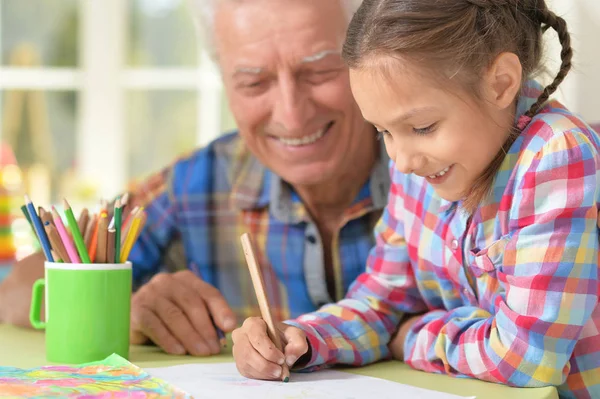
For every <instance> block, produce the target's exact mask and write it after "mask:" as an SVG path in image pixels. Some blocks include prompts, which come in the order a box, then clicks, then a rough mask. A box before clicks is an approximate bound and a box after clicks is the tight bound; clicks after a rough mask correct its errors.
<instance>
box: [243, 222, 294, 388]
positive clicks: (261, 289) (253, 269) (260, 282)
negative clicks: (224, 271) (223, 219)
mask: <svg viewBox="0 0 600 399" xmlns="http://www.w3.org/2000/svg"><path fill="white" fill-rule="evenodd" d="M240 241H241V242H242V248H243V250H244V256H245V257H246V263H247V264H248V270H249V271H250V277H251V278H252V285H253V286H254V292H255V293H256V299H257V300H258V307H259V308H260V313H261V315H262V318H263V320H264V321H265V323H266V324H267V333H268V334H269V338H271V341H273V343H274V344H275V347H277V349H279V350H280V351H281V353H284V352H283V345H282V344H281V337H280V336H279V333H278V332H277V330H276V329H275V321H274V320H273V315H272V314H271V306H270V305H269V298H267V292H266V290H265V282H264V279H263V276H262V272H261V270H260V268H259V267H258V262H257V261H256V256H255V255H254V247H253V245H252V239H251V238H250V235H249V234H248V233H244V234H242V236H241V237H240ZM281 367H282V368H283V372H282V373H281V380H282V381H283V382H288V381H289V380H290V369H289V367H288V365H287V364H286V363H285V362H284V363H283V365H282V366H281Z"/></svg>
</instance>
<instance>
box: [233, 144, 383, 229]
mask: <svg viewBox="0 0 600 399" xmlns="http://www.w3.org/2000/svg"><path fill="white" fill-rule="evenodd" d="M240 142H243V140H240ZM241 147H243V148H240V150H239V151H238V152H236V154H235V155H234V159H235V161H234V165H233V167H232V176H234V181H233V184H232V189H231V197H230V201H231V204H232V206H233V207H234V208H235V209H240V210H252V209H260V208H264V207H266V206H269V207H270V210H271V212H272V214H273V216H274V217H275V218H277V219H278V220H280V221H282V222H284V223H299V222H302V221H307V220H308V213H307V211H306V209H305V207H304V205H303V204H302V202H301V201H300V199H299V198H297V196H296V195H295V193H294V190H293V188H292V186H291V185H290V184H289V183H287V182H285V181H284V180H283V179H282V178H281V177H280V176H278V175H276V174H275V173H273V172H272V171H270V170H269V169H267V168H266V167H265V166H264V165H262V164H261V163H260V162H259V161H258V159H256V157H254V156H253V155H252V154H251V153H250V151H248V150H247V148H246V147H245V145H242V146H241ZM388 163H389V157H388V155H387V153H386V151H385V146H384V144H383V140H382V141H381V142H380V147H379V157H378V159H377V162H376V163H375V165H374V167H373V170H372V172H371V176H370V177H369V181H368V182H367V183H366V184H365V187H363V189H361V191H360V192H359V195H358V196H357V198H355V200H354V201H353V203H352V205H351V208H352V207H354V206H359V205H358V203H362V202H364V201H365V200H367V202H369V203H370V206H369V209H383V208H384V207H385V205H386V204H387V196H388V191H389V188H390V178H389V169H388Z"/></svg>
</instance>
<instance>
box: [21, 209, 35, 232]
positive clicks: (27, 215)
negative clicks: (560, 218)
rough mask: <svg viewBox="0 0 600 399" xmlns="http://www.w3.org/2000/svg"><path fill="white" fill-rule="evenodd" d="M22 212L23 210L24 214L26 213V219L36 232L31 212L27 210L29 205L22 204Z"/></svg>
mask: <svg viewBox="0 0 600 399" xmlns="http://www.w3.org/2000/svg"><path fill="white" fill-rule="evenodd" d="M21 212H23V215H25V219H27V222H28V223H29V226H31V230H33V232H34V233H35V227H33V222H32V221H31V216H29V212H28V211H27V207H26V206H25V205H21Z"/></svg>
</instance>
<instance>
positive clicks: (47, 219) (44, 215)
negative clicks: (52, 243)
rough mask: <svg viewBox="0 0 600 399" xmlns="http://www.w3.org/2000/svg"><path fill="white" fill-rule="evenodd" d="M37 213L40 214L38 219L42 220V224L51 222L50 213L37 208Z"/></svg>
mask: <svg viewBox="0 0 600 399" xmlns="http://www.w3.org/2000/svg"><path fill="white" fill-rule="evenodd" d="M38 212H39V214H40V219H41V220H42V224H44V225H45V224H46V222H51V223H52V222H53V221H52V214H51V213H50V212H47V211H46V210H45V209H44V208H43V207H41V206H40V207H38Z"/></svg>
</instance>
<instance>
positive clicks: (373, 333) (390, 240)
mask: <svg viewBox="0 0 600 399" xmlns="http://www.w3.org/2000/svg"><path fill="white" fill-rule="evenodd" d="M392 169H393V165H392ZM399 175H400V174H399V173H393V172H392V186H391V189H390V193H389V198H388V206H387V207H386V209H385V210H384V213H383V215H382V217H381V219H380V220H379V222H378V224H377V226H376V227H375V239H376V244H375V247H374V248H373V249H372V250H371V253H370V254H369V257H368V260H367V270H366V272H365V273H363V274H361V275H360V276H359V277H358V278H357V279H356V280H355V281H354V283H352V285H351V286H350V289H349V291H348V294H347V295H346V298H345V299H343V300H342V301H340V302H337V303H335V304H330V305H326V306H325V307H323V308H321V309H319V310H318V311H317V312H314V313H309V314H306V315H303V316H301V317H299V318H298V319H296V320H293V321H288V323H289V324H292V325H295V326H297V327H299V328H302V329H303V330H304V331H305V332H306V334H307V338H308V340H309V343H310V347H311V351H312V353H311V359H310V360H309V362H308V363H307V364H306V365H305V366H304V368H305V369H311V370H313V369H316V368H318V367H322V366H326V365H333V364H350V365H357V366H358V365H363V364H367V363H371V362H374V361H376V360H379V359H382V358H386V357H388V356H389V350H388V348H387V344H388V343H389V341H390V339H391V336H392V334H393V333H394V332H395V330H396V328H397V325H398V323H399V321H400V319H401V317H402V315H403V313H404V312H408V313H412V312H420V311H423V310H425V309H426V306H425V303H424V302H423V301H422V299H421V296H420V294H419V291H418V289H417V285H416V282H415V276H414V273H413V270H412V267H411V265H410V261H409V256H408V251H409V248H408V247H407V243H406V241H405V239H404V237H403V236H402V235H400V234H399V233H398V232H402V231H403V223H402V221H401V219H400V218H399V217H398V215H401V214H402V210H403V207H404V204H403V199H402V198H403V188H402V185H401V179H403V177H402V176H399ZM394 180H396V181H394Z"/></svg>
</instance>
